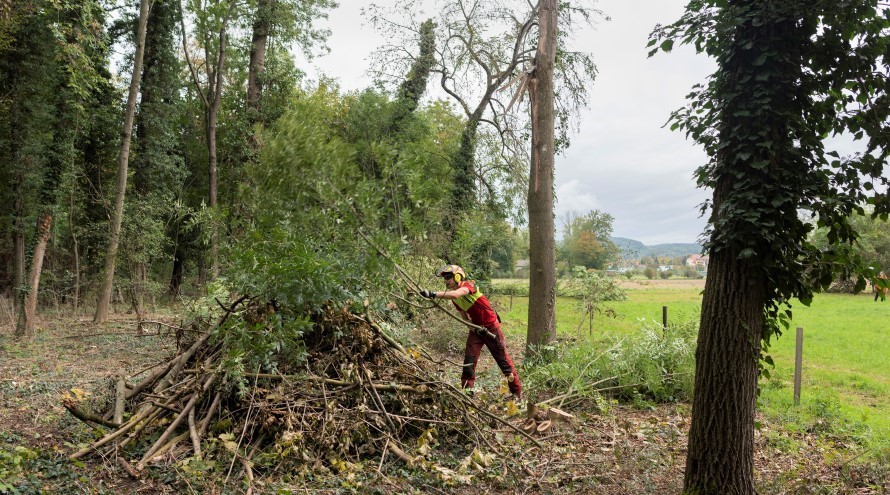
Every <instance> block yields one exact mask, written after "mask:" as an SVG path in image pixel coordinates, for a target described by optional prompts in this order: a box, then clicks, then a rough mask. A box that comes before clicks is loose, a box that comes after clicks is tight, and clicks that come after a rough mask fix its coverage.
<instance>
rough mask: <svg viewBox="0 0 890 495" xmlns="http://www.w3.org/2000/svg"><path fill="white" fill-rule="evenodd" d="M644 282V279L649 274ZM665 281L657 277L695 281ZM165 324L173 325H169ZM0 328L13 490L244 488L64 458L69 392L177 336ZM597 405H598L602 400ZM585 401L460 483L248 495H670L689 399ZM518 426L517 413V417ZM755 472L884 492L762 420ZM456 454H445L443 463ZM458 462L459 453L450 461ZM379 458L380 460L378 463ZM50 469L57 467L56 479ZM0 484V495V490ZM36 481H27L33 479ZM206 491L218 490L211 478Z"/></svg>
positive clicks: (313, 482) (64, 320)
mask: <svg viewBox="0 0 890 495" xmlns="http://www.w3.org/2000/svg"><path fill="white" fill-rule="evenodd" d="M647 282H648V281H647ZM691 282H699V281H685V280H668V281H661V280H659V281H657V282H656V281H652V283H657V284H662V283H691ZM168 322H169V323H176V322H175V321H173V322H170V321H168ZM3 323H4V325H3V327H2V328H0V474H2V473H3V464H2V463H3V459H4V458H3V453H4V449H12V448H14V446H15V445H21V446H24V447H27V448H28V449H33V450H35V451H39V452H40V456H41V459H43V460H42V461H41V462H42V464H39V465H40V466H44V467H42V468H41V469H43V471H41V477H40V479H39V480H38V481H39V482H40V483H39V484H38V485H33V486H32V488H30V490H32V491H28V490H29V489H27V487H25V488H26V489H25V490H22V489H21V487H20V491H19V492H12V493H91V494H92V493H126V492H132V493H184V492H190V493H220V494H221V493H244V492H246V491H247V490H246V489H244V490H239V489H238V488H237V487H236V488H232V486H231V484H230V485H227V486H228V488H227V489H223V488H213V489H212V490H210V491H207V490H201V489H199V488H196V487H193V486H192V485H190V484H189V482H188V481H187V480H186V481H183V480H182V478H181V477H180V476H179V473H178V471H177V468H176V464H175V463H173V462H171V463H170V464H168V465H166V466H157V467H153V468H152V469H153V471H152V473H151V475H149V476H145V477H143V478H141V479H139V480H134V479H131V478H129V477H128V476H127V475H126V473H125V472H123V470H122V469H120V467H119V466H117V464H116V463H114V462H111V460H107V459H106V460H102V459H98V460H97V459H91V460H89V461H87V462H86V463H84V464H71V463H69V462H68V461H67V455H69V454H70V453H72V452H73V451H74V449H75V448H77V443H82V442H84V440H85V439H89V437H90V431H89V429H88V428H87V427H86V426H85V425H84V424H83V423H81V422H80V421H78V420H76V419H74V418H72V417H71V415H70V414H69V413H68V412H67V411H66V410H65V409H64V408H63V407H62V405H61V400H60V399H61V396H62V395H63V394H65V393H70V391H71V389H80V390H83V391H85V392H87V393H89V394H92V396H93V398H94V399H93V400H94V404H95V405H96V406H97V407H98V406H99V405H100V404H104V402H105V401H106V399H107V397H108V393H109V392H110V390H111V387H112V385H111V384H112V383H113V381H114V377H116V376H118V375H121V374H122V375H133V374H136V373H138V372H139V371H141V370H144V369H146V368H148V367H150V366H152V365H153V364H155V363H157V362H159V361H160V360H161V359H162V358H163V357H166V356H169V355H170V354H171V353H172V352H173V350H174V349H175V346H176V342H175V338H174V336H173V335H172V334H171V333H169V332H168V331H167V328H166V327H164V326H163V325H159V324H149V325H146V327H145V332H144V333H142V334H139V333H137V331H136V325H135V322H134V321H133V319H132V317H130V316H128V315H116V316H115V317H114V318H113V320H112V321H111V322H110V323H109V324H107V325H105V326H103V327H101V328H97V327H95V326H94V325H92V323H91V322H90V319H89V318H88V317H86V316H82V317H77V318H72V317H67V316H59V317H50V318H47V317H44V318H43V319H42V320H41V324H40V327H41V328H40V330H39V331H38V332H37V334H36V335H35V336H34V337H32V338H31V339H27V340H16V339H14V338H13V337H12V335H11V330H12V328H11V326H10V324H9V322H8V321H6V322H3ZM600 406H603V403H602V402H601V403H600ZM604 408H605V410H602V407H597V406H596V405H595V404H593V403H591V402H589V401H584V402H579V403H574V404H564V405H563V409H565V410H567V411H568V412H570V413H572V414H574V415H575V417H576V418H575V420H574V422H572V423H571V424H563V425H559V426H556V427H554V428H553V429H551V430H550V431H548V432H547V433H546V434H544V435H541V436H540V437H539V441H540V442H542V443H543V444H544V445H545V447H546V448H545V449H544V450H543V451H542V450H540V449H537V448H533V447H531V445H530V444H528V443H523V442H522V441H517V440H515V439H514V438H513V436H512V434H511V433H510V432H509V431H508V430H505V431H504V432H503V434H504V436H503V449H502V450H501V452H499V456H496V458H495V460H494V461H493V462H492V463H491V464H490V465H489V466H478V468H477V469H476V470H471V471H470V473H468V474H469V475H471V477H470V478H468V479H464V480H456V479H455V478H449V477H448V476H443V475H442V473H440V472H436V471H435V470H434V469H429V470H423V469H415V470H413V471H412V470H407V469H405V466H404V465H402V464H401V463H400V462H399V461H397V460H395V459H388V460H385V462H382V460H381V459H376V458H375V459H369V460H368V462H367V464H366V465H365V467H364V469H363V470H362V471H360V472H358V473H354V474H353V475H352V476H351V477H348V482H347V480H346V479H343V478H342V476H341V477H336V476H334V477H333V478H332V477H327V478H326V477H322V476H318V477H315V476H310V477H309V478H305V479H304V480H303V481H302V482H295V481H293V479H291V481H289V482H288V484H287V485H286V486H285V485H282V484H280V483H276V481H275V479H274V477H275V474H274V473H267V474H266V475H265V476H264V477H261V478H259V479H257V480H256V483H255V488H256V490H255V491H253V493H374V492H376V493H390V492H399V493H466V494H469V493H478V492H480V491H488V492H491V493H596V494H606V495H609V494H642V493H651V494H676V493H679V492H680V489H681V486H682V481H683V468H684V462H685V453H686V434H687V431H688V427H689V416H690V414H689V411H690V407H689V405H688V404H683V403H681V404H669V405H661V406H658V407H654V408H647V409H637V408H633V407H630V406H622V405H617V404H606V405H605V406H604ZM514 421H515V422H517V424H518V423H520V422H521V421H522V419H521V418H517V419H515V420H514ZM756 442H757V447H756V466H757V469H756V473H757V474H756V476H757V483H758V489H759V491H760V493H762V494H886V493H888V491H890V485H888V479H890V476H888V472H887V470H886V469H885V470H882V469H881V468H880V467H875V466H870V465H867V464H866V465H863V464H859V463H857V462H855V461H856V459H855V458H854V456H855V454H853V453H852V451H850V450H848V446H846V445H845V444H844V442H843V441H842V439H832V438H824V437H820V436H817V435H815V434H808V433H804V434H790V433H787V432H785V431H783V430H782V429H781V427H780V425H770V424H768V423H764V424H763V425H762V426H761V428H760V429H759V430H758V431H757V433H756ZM449 455H452V454H451V453H441V455H440V458H439V460H440V461H441V463H442V464H445V463H447V462H449V457H448V456H449ZM451 461H453V463H457V462H460V459H459V458H457V459H451ZM378 463H379V464H378ZM53 473H56V474H53ZM2 481H3V480H2V479H0V493H7V492H4V491H3V489H2ZM29 486H31V485H29ZM207 486H213V484H212V483H210V484H209V485H205V488H206V487H207Z"/></svg>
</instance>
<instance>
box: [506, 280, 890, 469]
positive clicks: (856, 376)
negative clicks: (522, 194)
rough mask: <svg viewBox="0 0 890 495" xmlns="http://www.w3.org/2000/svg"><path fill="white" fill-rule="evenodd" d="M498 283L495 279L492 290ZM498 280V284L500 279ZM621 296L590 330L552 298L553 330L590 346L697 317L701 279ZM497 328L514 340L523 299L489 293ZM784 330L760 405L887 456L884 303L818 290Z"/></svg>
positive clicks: (636, 284)
mask: <svg viewBox="0 0 890 495" xmlns="http://www.w3.org/2000/svg"><path fill="white" fill-rule="evenodd" d="M498 283H499V282H498V281H496V282H495V287H497V284H498ZM500 283H503V282H500ZM623 284H624V286H625V287H626V288H627V289H628V300H626V301H619V302H608V303H604V304H603V308H604V309H605V308H611V309H612V310H613V311H614V317H610V316H607V315H606V314H605V313H600V314H597V315H596V317H595V318H594V321H593V334H592V336H591V335H589V322H588V319H587V317H586V316H585V315H584V308H583V307H582V305H581V303H580V301H578V300H576V299H572V298H562V297H561V298H558V299H557V325H556V326H557V335H558V337H567V336H574V337H576V338H578V341H579V342H581V343H585V342H586V343H589V344H590V345H591V346H592V350H595V349H596V348H597V341H598V340H599V339H600V338H601V337H602V336H605V335H610V334H611V335H615V334H623V335H631V334H634V333H635V332H638V331H639V329H640V328H641V326H642V322H641V320H648V321H655V322H658V323H660V322H661V319H662V307H663V306H667V307H668V323H669V324H672V323H678V322H688V321H694V322H697V321H698V316H699V313H700V310H701V290H702V288H703V286H704V283H703V281H684V280H667V281H651V282H648V281H630V282H623ZM493 300H494V303H495V304H496V306H497V308H498V311H499V312H500V314H501V317H502V318H503V319H504V323H505V325H504V328H505V331H506V332H507V334H508V335H509V336H510V337H511V339H512V340H518V341H522V340H523V339H524V336H525V334H526V330H527V312H528V298H526V297H512V309H511V297H510V296H509V295H504V294H501V295H497V296H494V297H493ZM793 316H794V318H793V322H792V328H791V330H790V331H788V332H786V334H784V335H782V336H781V337H780V338H779V339H778V340H777V341H774V343H773V346H772V348H771V350H770V354H771V355H772V356H773V359H774V361H775V364H776V366H775V369H771V370H769V371H770V374H771V377H770V379H768V380H767V379H764V380H762V381H761V395H760V397H759V406H760V410H761V411H762V412H763V413H764V414H766V415H769V416H771V417H775V418H779V419H781V420H782V421H783V423H784V424H786V425H787V426H788V428H790V429H800V430H805V431H810V432H813V431H817V432H819V431H821V432H825V433H829V434H831V435H833V436H834V437H840V438H849V439H851V440H852V441H855V442H856V443H859V444H861V445H863V446H866V447H867V448H869V449H870V450H871V452H872V454H874V455H877V456H878V457H881V458H884V459H887V460H890V301H887V302H874V301H873V300H872V298H871V296H870V295H868V294H860V295H842V294H822V295H818V296H816V298H815V300H814V301H813V304H812V305H811V306H810V307H805V306H803V305H802V304H799V303H798V304H795V305H794V307H793ZM795 327H802V328H803V329H804V345H803V371H802V376H803V379H802V391H801V401H800V404H799V405H796V406H795V405H794V403H793V373H794V353H795Z"/></svg>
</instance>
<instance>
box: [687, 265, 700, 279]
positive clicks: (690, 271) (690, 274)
mask: <svg viewBox="0 0 890 495" xmlns="http://www.w3.org/2000/svg"><path fill="white" fill-rule="evenodd" d="M683 276H684V277H686V278H695V279H698V278H702V274H701V273H699V272H698V270H696V269H695V268H694V267H691V266H687V267H685V268H683Z"/></svg>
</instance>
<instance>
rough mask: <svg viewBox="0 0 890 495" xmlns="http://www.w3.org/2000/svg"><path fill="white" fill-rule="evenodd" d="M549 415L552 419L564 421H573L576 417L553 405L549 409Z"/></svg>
mask: <svg viewBox="0 0 890 495" xmlns="http://www.w3.org/2000/svg"><path fill="white" fill-rule="evenodd" d="M547 417H548V418H550V420H551V421H562V422H564V423H571V422H572V420H573V419H575V416H574V415H571V414H569V413H567V412H565V411H563V410H562V409H557V408H555V407H551V408H550V409H548V410H547Z"/></svg>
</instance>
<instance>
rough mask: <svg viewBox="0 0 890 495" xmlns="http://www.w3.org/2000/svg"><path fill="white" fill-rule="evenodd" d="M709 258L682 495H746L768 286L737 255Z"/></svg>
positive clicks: (751, 466) (722, 253)
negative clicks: (693, 494)
mask: <svg viewBox="0 0 890 495" xmlns="http://www.w3.org/2000/svg"><path fill="white" fill-rule="evenodd" d="M727 180H728V179H727ZM709 254H710V257H711V260H710V265H709V267H708V278H707V280H706V282H705V291H704V297H703V299H702V312H701V323H700V329H699V335H698V348H697V349H696V354H695V361H696V362H695V389H694V390H695V396H694V399H693V403H692V425H691V427H690V430H689V447H688V452H687V454H686V475H685V480H684V486H685V489H684V492H685V493H695V494H702V495H704V494H718V493H719V494H728V495H729V494H739V495H742V494H744V495H749V494H754V493H755V491H754V479H753V473H754V427H753V426H754V413H755V397H756V389H757V374H758V356H759V351H760V338H761V334H762V331H763V323H764V316H763V309H764V303H765V294H766V289H765V287H766V283H765V281H764V280H763V276H762V275H761V274H760V272H758V271H757V269H751V268H748V267H747V266H746V264H745V263H744V262H743V261H739V260H738V253H735V252H730V251H726V250H723V251H716V252H715V251H712V252H711V253H709Z"/></svg>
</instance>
